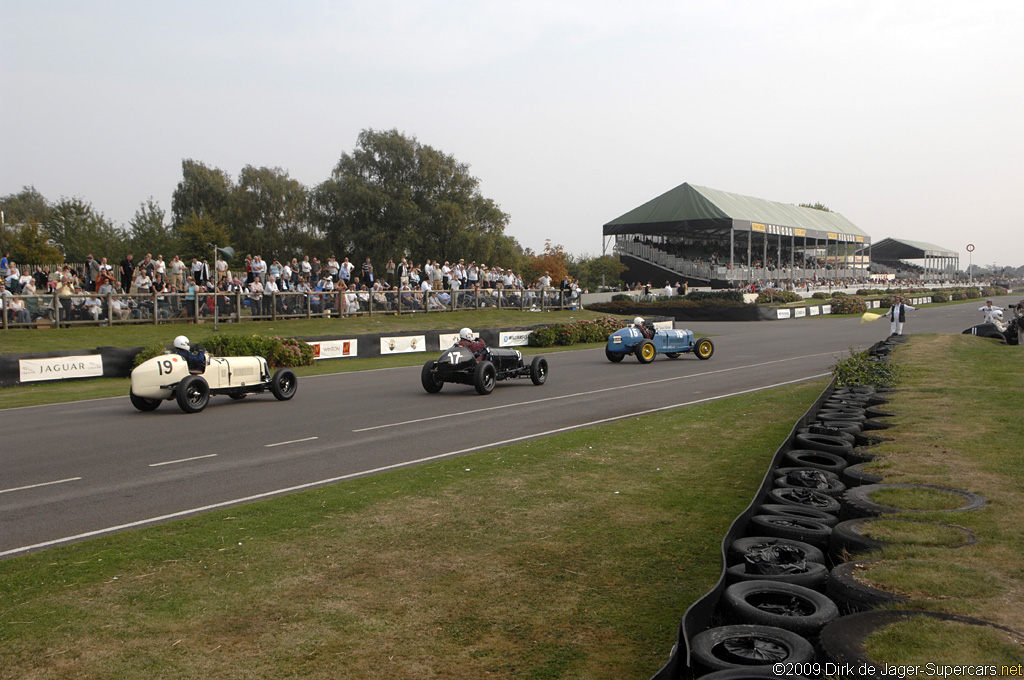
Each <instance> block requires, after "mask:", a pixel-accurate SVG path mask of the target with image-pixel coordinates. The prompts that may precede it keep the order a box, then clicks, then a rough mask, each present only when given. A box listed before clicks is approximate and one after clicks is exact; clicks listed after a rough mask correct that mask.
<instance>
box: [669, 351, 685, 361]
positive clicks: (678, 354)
mask: <svg viewBox="0 0 1024 680" xmlns="http://www.w3.org/2000/svg"><path fill="white" fill-rule="evenodd" d="M665 356H667V357H668V358H669V359H678V358H679V357H681V356H683V353H682V352H668V353H666V354H665Z"/></svg>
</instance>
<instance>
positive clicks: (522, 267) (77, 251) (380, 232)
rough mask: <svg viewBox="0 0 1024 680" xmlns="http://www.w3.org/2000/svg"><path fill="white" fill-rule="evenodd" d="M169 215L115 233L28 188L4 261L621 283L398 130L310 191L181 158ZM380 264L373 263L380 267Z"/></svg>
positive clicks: (372, 139)
mask: <svg viewBox="0 0 1024 680" xmlns="http://www.w3.org/2000/svg"><path fill="white" fill-rule="evenodd" d="M181 171H182V178H181V181H180V182H179V183H178V185H177V187H176V188H175V190H174V192H173V193H172V196H171V207H170V215H169V216H168V214H167V212H166V211H165V210H164V209H163V208H162V207H161V206H160V205H159V203H157V202H156V201H154V200H153V199H152V198H149V199H147V200H146V201H144V202H142V203H140V204H139V207H138V209H137V210H136V211H135V215H134V216H133V217H132V219H131V220H130V221H129V223H128V224H127V225H124V226H118V225H115V224H114V223H113V222H112V221H111V220H110V219H108V218H106V217H105V216H104V215H103V213H101V212H99V211H97V210H96V209H95V208H94V207H93V206H92V204H90V203H89V202H87V201H85V200H83V199H82V198H78V197H74V198H67V197H61V198H60V199H59V200H58V201H56V202H50V201H49V200H48V199H47V198H46V197H44V196H43V195H42V194H40V193H39V192H38V191H37V190H36V189H35V187H31V186H28V187H24V188H23V189H22V190H21V191H20V192H18V193H14V194H10V195H7V196H2V197H0V210H3V212H4V226H3V228H2V229H0V251H3V252H5V253H6V252H9V253H10V256H11V259H12V260H14V261H16V262H24V263H61V262H84V261H85V257H86V255H88V254H90V253H93V254H95V255H96V256H97V257H100V256H106V257H107V258H108V259H110V260H111V261H116V260H118V259H120V258H121V257H123V256H124V255H125V254H127V253H128V252H135V253H138V254H140V255H141V254H142V253H146V252H149V253H153V254H154V255H156V254H158V253H159V254H162V255H164V257H165V259H167V258H170V257H172V256H173V255H176V254H177V255H181V256H182V258H185V259H186V260H187V259H190V258H192V257H196V258H199V259H207V258H208V257H209V256H210V252H211V249H210V248H209V247H208V245H207V244H210V243H214V244H216V245H217V246H220V247H224V246H231V247H232V248H234V249H235V253H236V261H235V262H233V263H232V264H233V265H236V266H237V265H238V264H239V263H240V262H241V258H242V257H244V255H245V254H246V253H252V254H257V253H258V254H260V255H262V256H263V257H264V258H265V259H270V258H280V259H281V260H282V261H284V258H285V257H287V258H288V259H291V258H292V257H298V258H299V259H302V257H303V256H304V255H310V256H311V257H319V258H320V259H321V260H326V258H327V257H329V256H330V255H335V256H336V257H337V258H338V259H339V260H340V259H341V258H343V257H349V258H351V259H352V261H353V262H361V261H363V259H364V258H366V257H370V258H371V259H372V261H373V262H375V263H383V262H386V261H387V260H388V259H389V258H392V259H395V260H396V261H397V260H398V259H399V258H401V257H406V258H409V259H411V260H413V261H414V262H417V263H422V262H424V261H425V260H427V259H430V260H439V261H441V262H444V261H445V260H449V261H452V262H455V261H457V260H459V259H460V258H465V260H466V262H470V261H476V262H477V263H478V264H485V263H486V264H488V265H490V266H492V267H494V266H500V267H503V268H505V269H509V268H511V269H513V270H514V271H516V272H518V273H519V274H520V276H522V278H523V279H524V280H533V279H536V277H539V276H540V275H542V274H544V272H545V271H547V272H548V273H549V275H550V276H551V277H552V278H553V279H554V280H556V281H560V280H561V279H563V278H566V277H571V278H575V279H578V280H579V281H580V285H581V286H583V287H588V288H590V289H591V290H594V289H596V287H597V286H599V285H601V283H602V281H603V280H604V281H607V282H608V283H609V284H611V283H614V282H616V281H617V280H618V277H619V274H620V273H621V271H622V270H623V266H622V265H621V264H620V263H619V262H618V260H617V258H614V257H610V256H604V257H586V256H582V257H578V258H576V257H573V256H571V255H570V254H568V253H566V252H565V251H564V249H563V248H562V247H561V246H559V245H555V244H552V243H551V242H548V243H547V244H546V246H545V248H544V251H543V252H541V253H535V252H533V251H531V250H530V249H528V248H527V249H524V248H523V247H522V246H520V244H519V243H518V241H516V239H515V238H513V237H512V236H510V235H508V234H506V233H505V229H506V227H507V226H508V223H509V215H508V214H507V213H505V212H504V211H502V210H501V208H500V206H499V205H498V204H497V203H496V202H495V201H494V200H492V199H490V198H487V197H485V196H483V195H482V194H481V192H480V181H479V180H478V179H477V178H476V177H474V176H472V174H471V173H470V170H469V166H468V165H466V164H465V163H461V162H459V161H458V160H457V159H455V158H454V157H453V156H451V155H449V154H445V153H443V152H442V151H439V150H437V149H435V148H433V147H431V146H429V145H425V144H422V143H420V142H419V141H418V140H417V139H416V138H415V137H410V136H407V135H405V134H403V133H400V132H398V131H397V130H387V131H378V130H372V129H368V130H363V131H362V132H361V133H360V134H359V137H358V139H357V143H356V146H355V148H354V149H353V151H352V152H351V153H349V152H343V153H342V154H341V158H340V159H339V160H338V163H337V164H336V165H335V167H334V169H333V170H332V171H331V174H330V177H328V178H327V179H326V180H325V181H323V182H321V183H320V184H318V185H316V186H314V187H312V188H310V187H307V186H305V185H303V184H302V183H301V182H299V181H298V180H296V179H294V178H292V177H290V176H289V174H288V172H287V171H285V170H282V169H281V168H276V167H275V168H267V167H254V166H252V165H246V166H245V167H244V168H242V170H241V172H240V173H239V174H238V177H237V180H234V179H232V177H231V175H229V174H228V173H227V172H225V171H224V170H221V169H220V168H216V167H212V166H209V165H207V164H205V163H203V162H201V161H197V160H194V159H184V160H183V161H182V164H181ZM378 266H380V264H378Z"/></svg>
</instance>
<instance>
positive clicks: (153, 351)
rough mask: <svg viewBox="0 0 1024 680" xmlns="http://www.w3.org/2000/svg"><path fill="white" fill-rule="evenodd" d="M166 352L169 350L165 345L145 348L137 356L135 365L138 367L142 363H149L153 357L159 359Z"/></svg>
mask: <svg viewBox="0 0 1024 680" xmlns="http://www.w3.org/2000/svg"><path fill="white" fill-rule="evenodd" d="M166 351H167V348H166V347H164V346H163V345H150V346H149V347H143V348H142V351H141V352H139V353H138V354H136V355H135V363H134V364H133V365H134V366H138V365H139V364H141V363H142V362H144V361H149V360H150V359H152V358H153V357H158V356H160V355H161V354H163V353H164V352H166Z"/></svg>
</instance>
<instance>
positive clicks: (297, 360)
mask: <svg viewBox="0 0 1024 680" xmlns="http://www.w3.org/2000/svg"><path fill="white" fill-rule="evenodd" d="M203 349H205V350H206V351H207V352H209V353H210V354H212V355H214V356H222V357H232V356H234V357H246V356H261V357H264V358H265V359H266V360H267V363H268V364H270V367H271V368H281V367H283V366H310V365H312V364H313V347H312V345H309V344H308V343H305V342H302V341H301V340H296V339H295V338H281V337H278V336H276V335H275V336H269V335H214V336H211V337H209V338H207V339H206V340H205V341H204V342H203Z"/></svg>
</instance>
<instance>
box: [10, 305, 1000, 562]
mask: <svg viewBox="0 0 1024 680" xmlns="http://www.w3.org/2000/svg"><path fill="white" fill-rule="evenodd" d="M1008 301H1009V298H1004V299H1002V300H1001V301H1000V302H999V303H1005V302H1008ZM999 303H997V304H999ZM978 306H979V303H977V302H975V303H971V304H964V305H955V306H945V307H936V308H932V309H921V310H917V311H913V312H909V313H908V320H907V324H906V328H905V329H904V332H905V333H908V334H913V333H959V332H961V331H962V330H963V329H965V328H968V327H969V326H971V325H973V324H975V323H978V322H980V316H981V315H980V314H979V313H978V311H977V308H978ZM692 327H693V329H694V330H695V331H696V332H697V333H698V335H699V336H703V335H707V336H710V337H711V338H712V340H713V342H714V344H715V354H714V356H713V357H712V358H711V359H710V360H707V361H700V360H698V359H697V358H696V357H695V356H694V355H692V354H684V355H683V356H682V357H681V358H679V359H677V360H671V359H668V358H667V357H664V356H659V357H658V358H657V359H656V360H655V361H654V362H653V363H651V364H647V365H642V364H639V363H638V362H637V360H636V359H635V358H633V357H629V358H626V359H625V360H624V361H622V362H621V363H618V364H612V363H610V362H608V361H607V360H606V359H605V357H604V350H603V349H599V350H581V351H568V352H557V353H551V354H548V355H546V357H547V360H548V364H549V370H550V373H549V379H548V381H547V383H546V384H545V385H543V386H540V387H537V386H534V385H533V384H532V383H531V382H530V380H529V379H522V380H513V381H507V382H501V383H498V385H497V387H496V388H495V390H494V392H493V393H492V394H491V395H489V396H480V395H478V394H477V393H476V391H475V390H474V389H473V388H472V387H469V386H462V385H450V384H449V385H445V386H444V389H443V390H442V391H441V392H440V393H439V394H433V395H431V394H427V393H426V392H425V391H424V390H423V389H422V387H421V386H420V377H419V374H420V368H419V367H403V368H393V369H382V370H375V371H365V372H356V373H341V374H335V375H321V376H314V377H307V378H300V380H299V389H298V393H297V394H296V396H295V398H294V399H292V400H291V401H287V402H278V401H277V400H275V399H274V398H273V397H272V396H271V395H270V394H269V393H267V394H264V395H255V396H249V397H248V398H246V399H245V400H243V401H241V402H236V401H232V400H231V399H228V398H227V397H214V398H211V400H210V404H209V406H208V407H207V408H206V410H205V411H203V412H202V413H199V414H195V415H186V414H184V413H182V412H181V410H180V409H179V408H178V406H177V404H176V403H174V402H173V401H172V402H165V403H163V404H162V405H161V406H160V408H159V409H157V410H156V411H154V412H151V413H142V412H139V411H136V410H135V409H134V408H133V407H132V405H131V403H130V402H129V400H128V397H127V395H126V396H124V397H116V398H110V399H97V400H91V401H82V402H73V403H67V404H54V405H48V406H37V407H27V408H14V409H6V410H2V411H0V435H2V437H0V442H2V443H0V447H2V448H0V558H4V557H9V556H12V555H17V554H21V553H24V552H28V551H31V550H40V549H44V548H46V547H50V546H54V545H59V544H62V543H68V542H71V541H76V540H81V539H84V538H88V537H90V536H95V535H100V534H105V533H110V532H113V531H122V530H125V529H130V528H133V527H139V526H145V525H148V524H154V523H158V522H164V521H168V520H171V519H174V518H178V517H184V516H188V515H192V514H196V513H200V512H204V511H209V510H212V509H216V508H220V507H226V506H230V505H234V504H239V503H245V502H249V501H253V500H257V499H262V498H268V497H273V496H277V495H281V494H285V493H290V492H294V491H298V490H302V489H307V488H311V487H316V486H321V485H325V484H333V483H343V482H344V480H346V479H351V478H353V477H358V476H363V475H370V474H374V473H377V472H381V471H384V470H389V469H394V468H398V467H403V466H408V465H415V464H418V463H423V462H426V461H431V460H437V459H441V458H446V457H450V456H457V455H459V454H463V453H468V452H471V451H480V450H484V449H488V448H492V447H496V446H502V445H505V444H510V443H514V442H519V441H523V440H526V439H530V438H535V437H543V436H546V435H551V434H555V433H559V432H565V431H567V430H573V429H577V428H583V427H589V426H593V425H597V424H601V423H606V422H611V421H615V420H619V419H623V418H629V417H635V416H638V415H642V414H646V413H653V412H657V411H662V410H667V409H674V408H685V407H686V406H688V405H692V404H696V403H701V402H705V401H709V400H713V399H720V398H725V397H729V396H733V395H739V394H745V393H749V392H752V391H756V390H762V389H767V388H771V387H774V386H779V385H786V384H792V383H796V382H801V381H806V380H812V379H815V378H823V377H826V376H827V375H828V373H829V367H830V366H832V365H833V364H834V363H835V361H836V359H837V358H839V357H842V356H846V355H847V351H848V350H849V349H850V348H858V349H863V348H866V347H868V346H870V345H871V344H872V343H873V342H875V341H877V340H880V339H883V338H884V337H886V336H887V335H888V331H889V325H888V319H881V320H879V321H876V322H873V323H863V324H862V323H859V320H857V319H852V318H846V319H833V318H807V319H793V320H788V321H772V322H767V321H761V322H746V323H740V322H732V323H726V322H718V323H711V322H709V323H702V322H697V323H694V324H692ZM980 341H981V340H979V342H980ZM428 358H432V357H431V356H428V355H424V360H427V359H428ZM739 418H740V416H737V419H739ZM739 424H741V423H740V422H739V420H737V421H736V422H727V423H722V426H723V427H731V426H735V425H739Z"/></svg>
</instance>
